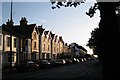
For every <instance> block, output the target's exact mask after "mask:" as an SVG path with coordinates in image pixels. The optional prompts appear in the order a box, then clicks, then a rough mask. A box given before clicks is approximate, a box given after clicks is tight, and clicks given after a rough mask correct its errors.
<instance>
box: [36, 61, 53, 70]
mask: <svg viewBox="0 0 120 80" xmlns="http://www.w3.org/2000/svg"><path fill="white" fill-rule="evenodd" d="M36 63H37V64H38V65H39V69H45V68H49V67H50V66H51V64H50V62H49V61H48V60H39V61H37V62H36Z"/></svg>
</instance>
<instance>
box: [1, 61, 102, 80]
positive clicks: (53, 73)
mask: <svg viewBox="0 0 120 80" xmlns="http://www.w3.org/2000/svg"><path fill="white" fill-rule="evenodd" d="M5 79H7V80H8V79H10V80H13V79H15V80H21V79H29V80H30V79H31V80H38V79H39V80H40V79H41V80H48V79H50V80H63V79H64V80H102V67H101V65H99V63H98V62H97V61H96V60H91V61H87V62H82V63H77V64H70V65H64V66H60V67H53V68H49V69H44V70H38V71H33V72H21V73H18V72H13V73H10V72H8V73H3V80H5Z"/></svg>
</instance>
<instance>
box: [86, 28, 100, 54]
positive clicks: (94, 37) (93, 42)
mask: <svg viewBox="0 0 120 80" xmlns="http://www.w3.org/2000/svg"><path fill="white" fill-rule="evenodd" d="M99 34H100V30H99V28H94V30H93V31H92V32H91V38H89V41H88V43H87V46H89V48H91V49H92V50H93V53H94V54H98V53H99V52H98V51H97V44H98V40H99Z"/></svg>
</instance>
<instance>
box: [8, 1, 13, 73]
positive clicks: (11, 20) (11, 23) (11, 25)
mask: <svg viewBox="0 0 120 80" xmlns="http://www.w3.org/2000/svg"><path fill="white" fill-rule="evenodd" d="M9 26H10V71H12V27H13V19H12V0H11V11H10V25H9Z"/></svg>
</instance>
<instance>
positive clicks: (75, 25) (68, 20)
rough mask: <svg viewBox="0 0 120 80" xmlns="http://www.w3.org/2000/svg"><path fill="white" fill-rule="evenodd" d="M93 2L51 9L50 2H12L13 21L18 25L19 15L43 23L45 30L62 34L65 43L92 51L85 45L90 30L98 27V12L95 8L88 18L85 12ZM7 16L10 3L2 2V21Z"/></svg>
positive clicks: (32, 22) (6, 18) (30, 21)
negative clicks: (74, 44)
mask: <svg viewBox="0 0 120 80" xmlns="http://www.w3.org/2000/svg"><path fill="white" fill-rule="evenodd" d="M93 4H94V0H93V2H86V3H84V4H81V5H80V6H78V7H77V8H74V7H69V8H64V7H61V8H60V9H52V8H51V7H52V4H51V3H50V2H13V21H14V24H15V25H18V24H19V21H20V19H21V17H26V18H27V20H28V24H34V23H36V24H37V25H43V28H45V29H46V30H50V31H52V32H53V33H55V34H56V35H58V36H62V37H63V40H64V42H65V43H68V44H70V43H73V42H76V43H77V44H79V45H81V46H83V47H85V48H86V49H87V50H88V53H92V51H91V50H90V49H89V48H88V47H86V46H85V45H86V44H87V42H88V40H89V38H90V37H91V35H90V32H91V31H92V30H93V29H94V28H96V27H98V22H99V21H100V17H99V16H100V14H99V10H97V11H96V14H95V15H94V17H93V18H90V17H89V16H87V15H86V14H85V13H86V12H88V10H89V8H90V7H91V6H93ZM9 18H10V3H9V2H2V23H6V21H7V20H8V19H9Z"/></svg>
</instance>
